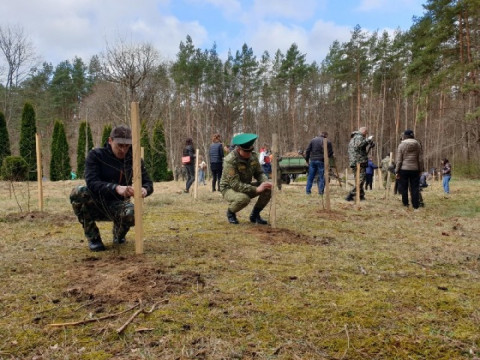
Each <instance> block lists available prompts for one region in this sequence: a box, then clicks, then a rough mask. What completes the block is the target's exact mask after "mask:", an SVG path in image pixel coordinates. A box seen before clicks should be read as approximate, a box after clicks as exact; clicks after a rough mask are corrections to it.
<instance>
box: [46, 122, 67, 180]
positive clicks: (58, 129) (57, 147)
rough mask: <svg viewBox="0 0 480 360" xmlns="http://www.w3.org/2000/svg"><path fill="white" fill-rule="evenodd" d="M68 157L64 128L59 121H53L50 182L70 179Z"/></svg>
mask: <svg viewBox="0 0 480 360" xmlns="http://www.w3.org/2000/svg"><path fill="white" fill-rule="evenodd" d="M70 170H71V167H70V156H69V155H68V142H67V136H66V134H65V127H64V126H63V123H62V122H60V121H55V127H54V129H53V137H52V145H51V159H50V180H52V181H57V180H68V179H69V178H70Z"/></svg>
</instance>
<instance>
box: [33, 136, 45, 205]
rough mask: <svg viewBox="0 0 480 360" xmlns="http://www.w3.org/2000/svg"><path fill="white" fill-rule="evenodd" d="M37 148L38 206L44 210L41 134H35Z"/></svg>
mask: <svg viewBox="0 0 480 360" xmlns="http://www.w3.org/2000/svg"><path fill="white" fill-rule="evenodd" d="M35 140H36V141H35V142H36V149H37V186H38V208H39V209H40V211H43V179H42V150H41V149H42V147H41V138H40V135H39V134H35Z"/></svg>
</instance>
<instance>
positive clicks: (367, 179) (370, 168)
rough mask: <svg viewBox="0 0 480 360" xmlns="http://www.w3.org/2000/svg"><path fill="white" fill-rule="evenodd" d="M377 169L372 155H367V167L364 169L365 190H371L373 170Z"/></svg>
mask: <svg viewBox="0 0 480 360" xmlns="http://www.w3.org/2000/svg"><path fill="white" fill-rule="evenodd" d="M375 169H378V166H377V165H375V164H374V162H373V160H372V157H371V156H369V157H368V162H367V168H366V169H365V190H368V188H370V190H373V172H374V170H375Z"/></svg>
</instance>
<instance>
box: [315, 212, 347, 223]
mask: <svg viewBox="0 0 480 360" xmlns="http://www.w3.org/2000/svg"><path fill="white" fill-rule="evenodd" d="M315 214H316V216H317V217H319V218H322V219H327V220H339V221H342V220H345V219H346V216H345V214H344V213H341V212H339V211H333V210H330V211H327V210H317V211H316V212H315Z"/></svg>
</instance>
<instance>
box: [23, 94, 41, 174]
mask: <svg viewBox="0 0 480 360" xmlns="http://www.w3.org/2000/svg"><path fill="white" fill-rule="evenodd" d="M36 132H37V126H36V124H35V110H34V109H33V106H32V104H30V103H25V105H24V106H23V112H22V123H21V127H20V146H19V148H20V156H21V157H23V158H24V159H25V161H26V162H27V165H28V180H31V181H36V180H37V151H36V141H35V134H36Z"/></svg>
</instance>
